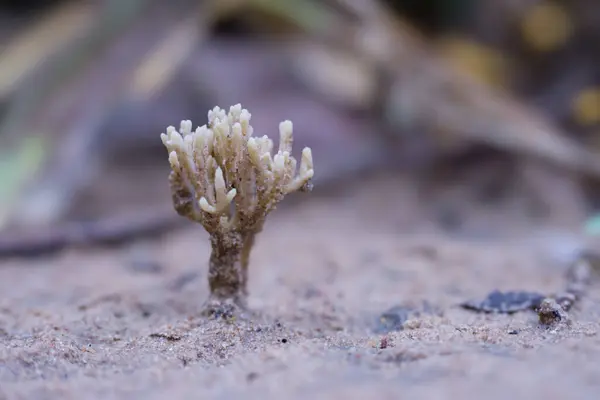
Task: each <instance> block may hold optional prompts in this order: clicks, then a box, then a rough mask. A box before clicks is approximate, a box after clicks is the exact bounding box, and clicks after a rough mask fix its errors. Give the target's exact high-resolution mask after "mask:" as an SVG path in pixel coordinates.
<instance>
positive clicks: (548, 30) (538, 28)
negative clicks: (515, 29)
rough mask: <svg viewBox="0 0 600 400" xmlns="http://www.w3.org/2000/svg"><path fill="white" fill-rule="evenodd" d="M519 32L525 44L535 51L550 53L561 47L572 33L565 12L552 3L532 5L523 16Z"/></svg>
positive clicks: (569, 21)
mask: <svg viewBox="0 0 600 400" xmlns="http://www.w3.org/2000/svg"><path fill="white" fill-rule="evenodd" d="M521 31H522V35H523V38H524V40H525V42H526V43H527V44H528V45H529V46H531V47H532V48H534V49H535V50H537V51H552V50H556V49H557V48H559V47H561V46H563V45H564V44H565V43H566V42H567V40H569V38H570V37H571V35H572V33H573V22H572V21H571V18H570V17H569V15H568V13H567V11H566V10H565V9H564V8H562V7H561V6H559V5H558V4H555V3H552V2H543V3H539V4H536V5H534V6H533V7H531V9H530V10H529V11H528V12H527V13H526V14H525V16H524V18H523V21H522V25H521Z"/></svg>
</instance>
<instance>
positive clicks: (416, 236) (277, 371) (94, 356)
mask: <svg viewBox="0 0 600 400" xmlns="http://www.w3.org/2000/svg"><path fill="white" fill-rule="evenodd" d="M311 197H312V196H311ZM399 204H401V205H402V206H399ZM418 204H419V200H418V198H417V197H416V194H415V191H414V190H413V189H411V187H410V185H409V184H403V183H402V182H400V181H399V180H395V179H394V180H392V179H390V178H381V179H377V180H373V182H371V183H370V184H368V185H361V187H360V188H356V189H349V190H347V191H343V192H339V193H338V194H337V195H335V196H333V195H330V196H314V197H313V198H312V199H310V200H307V201H305V202H302V203H300V204H298V205H297V206H296V205H294V206H293V207H282V208H281V209H280V210H278V211H277V212H276V213H274V214H273V215H272V216H271V218H270V220H269V222H268V224H267V227H266V229H265V231H264V232H263V234H262V236H261V237H260V238H259V241H258V243H257V245H256V247H255V252H254V253H253V256H252V265H251V287H250V291H251V299H250V305H251V307H252V309H253V310H255V311H256V312H257V313H258V314H259V315H257V316H255V317H253V318H252V319H250V320H248V321H245V320H241V319H239V320H235V321H229V322H221V321H207V320H203V319H202V318H200V317H199V311H200V309H201V306H202V303H203V301H204V300H205V299H206V297H207V287H206V279H205V278H206V276H205V274H206V269H205V268H204V265H205V262H206V260H207V257H208V252H209V248H208V243H207V236H206V234H205V233H204V232H203V231H202V230H201V229H200V228H199V227H198V228H196V227H190V228H189V229H184V230H181V231H177V232H173V233H170V234H168V235H167V236H166V237H164V238H163V239H161V240H160V241H152V242H144V243H136V244H135V245H129V246H126V247H123V248H116V249H98V250H93V251H91V250H83V249H80V250H70V251H68V252H66V253H64V254H61V255H59V256H56V257H53V258H52V259H48V258H45V259H39V260H35V261H10V262H7V261H3V262H2V265H1V267H0V293H1V296H0V398H2V399H3V398H6V399H19V398H35V399H47V398H61V399H70V398H73V399H87V398H90V399H92V398H103V399H111V398H145V399H155V398H156V399H158V398H170V399H179V398H182V399H183V398H222V399H226V398H227V399H230V398H242V397H243V398H248V399H254V398H256V399H259V398H260V399H271V398H273V399H275V398H281V399H282V398H285V399H288V398H289V399H300V398H319V399H334V398H335V399H337V398H344V399H354V398H356V399H364V398H377V399H387V398H390V399H392V398H394V399H397V398H425V397H426V396H427V398H430V399H436V398H466V396H467V395H470V396H473V397H474V398H486V399H506V398H523V399H525V398H527V399H537V398H540V399H542V398H543V399H565V398H569V399H595V398H597V394H598V393H599V390H600V367H599V366H598V365H599V364H598V360H599V359H600V337H599V336H598V331H599V329H600V324H599V322H598V321H599V318H598V317H599V315H600V295H599V294H598V291H597V288H596V286H593V287H592V288H591V290H590V291H589V293H588V295H587V296H586V297H585V298H584V299H583V300H582V302H581V303H579V304H578V305H577V307H576V308H575V309H574V310H571V311H570V312H569V322H568V323H565V322H561V323H559V324H557V325H556V326H552V327H543V326H540V325H539V323H538V318H537V315H536V314H535V313H534V312H530V311H525V312H521V313H517V314H514V315H490V314H477V313H474V312H471V311H467V310H463V309H461V308H460V307H458V306H457V304H458V303H460V302H462V301H464V300H467V299H471V298H481V297H485V296H486V295H487V294H488V293H489V292H490V291H492V290H494V289H500V290H531V291H539V292H542V293H552V292H555V291H559V290H561V289H562V288H563V286H564V266H563V265H561V264H559V263H550V262H548V260H549V259H551V258H552V257H543V256H544V254H543V253H544V251H540V247H539V246H533V245H531V243H533V241H529V240H526V239H528V237H529V236H528V233H527V232H528V231H527V229H525V228H522V227H523V226H526V225H527V224H526V223H525V222H524V221H525V220H524V219H523V218H524V217H523V215H521V214H519V212H512V213H511V211H510V210H507V209H502V208H498V209H494V210H490V209H487V210H486V212H483V213H479V214H478V212H476V210H475V211H473V210H472V211H473V212H471V213H470V214H469V215H474V216H475V217H473V218H472V219H463V220H462V222H461V223H462V225H461V226H462V227H463V229H462V230H461V232H463V234H462V235H461V236H456V235H453V236H451V235H448V234H445V233H443V232H442V231H441V230H440V229H439V228H437V226H438V224H437V222H436V218H437V217H436V218H434V217H433V216H432V213H433V211H432V208H428V207H427V206H426V205H423V206H422V207H421V208H419V207H416V206H415V205H418ZM408 205H412V206H408ZM478 215H479V217H477V216H478ZM499 221H502V222H503V224H502V225H503V226H507V225H508V226H512V227H515V226H520V227H521V228H519V229H516V230H515V232H513V233H511V235H512V236H511V237H510V240H498V239H494V237H492V235H491V234H489V231H490V229H489V227H490V226H496V225H495V224H496V222H498V224H499ZM507 222H508V223H507ZM521 238H523V240H521ZM551 247H556V246H551ZM399 305H403V306H410V305H412V306H414V307H417V308H421V309H422V310H423V312H421V313H420V314H418V315H417V314H415V315H412V316H410V318H409V319H408V320H407V321H406V322H404V324H403V327H402V328H403V329H400V330H398V331H392V332H387V333H385V332H382V331H381V329H382V324H381V319H380V316H381V314H382V313H383V312H385V311H386V310H388V309H389V308H391V307H394V306H399ZM416 396H419V397H416Z"/></svg>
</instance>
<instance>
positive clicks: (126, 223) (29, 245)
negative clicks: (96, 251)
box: [0, 209, 187, 259]
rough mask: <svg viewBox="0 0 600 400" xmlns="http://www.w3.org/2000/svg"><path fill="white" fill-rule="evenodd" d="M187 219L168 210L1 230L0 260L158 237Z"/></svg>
mask: <svg viewBox="0 0 600 400" xmlns="http://www.w3.org/2000/svg"><path fill="white" fill-rule="evenodd" d="M186 222H187V221H186V220H185V219H183V218H181V217H179V216H178V215H177V214H175V213H174V212H173V211H172V210H170V209H169V210H159V211H149V212H144V213H141V214H137V215H134V216H131V215H129V216H116V217H108V218H104V219H100V220H97V221H91V222H70V223H66V224H64V225H62V226H58V227H52V228H48V229H43V230H41V231H38V232H37V233H36V234H31V233H27V234H26V233H23V234H17V235H15V234H14V233H10V234H9V233H3V234H0V259H4V258H30V257H40V256H47V255H50V254H54V253H56V252H59V251H61V250H64V249H65V248H66V247H71V246H83V247H85V246H92V245H119V244H124V243H127V242H129V241H131V240H135V239H140V238H152V237H157V236H160V235H162V234H164V233H166V232H168V231H169V230H171V229H174V228H176V227H178V226H182V225H183V224H184V223H186Z"/></svg>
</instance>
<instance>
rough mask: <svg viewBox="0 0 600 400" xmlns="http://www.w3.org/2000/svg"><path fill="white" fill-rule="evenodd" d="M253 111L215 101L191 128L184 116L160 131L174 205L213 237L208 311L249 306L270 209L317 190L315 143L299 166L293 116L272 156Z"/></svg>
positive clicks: (282, 125)
mask: <svg viewBox="0 0 600 400" xmlns="http://www.w3.org/2000/svg"><path fill="white" fill-rule="evenodd" d="M250 117H251V115H250V113H249V112H248V111H247V110H246V109H243V108H242V106H241V105H240V104H237V105H235V106H232V107H230V109H229V112H228V113H227V112H225V110H222V109H220V108H219V107H215V108H214V109H212V110H210V111H209V112H208V125H203V126H200V127H198V128H197V129H196V130H195V131H192V122H191V121H182V122H181V125H180V129H179V131H177V130H176V129H175V127H173V126H170V127H168V128H167V132H166V133H163V134H161V139H162V142H163V144H164V145H165V147H166V148H167V151H168V153H169V163H170V164H171V169H172V171H171V173H170V175H169V183H170V187H171V192H172V200H173V206H174V208H175V211H176V212H177V213H178V214H179V215H181V216H184V217H186V218H189V219H190V220H192V221H195V222H198V223H200V224H202V226H203V227H204V229H205V230H206V231H207V232H208V233H209V235H210V244H211V249H212V251H211V255H210V259H209V265H208V283H209V287H210V299H209V302H208V306H207V312H209V313H210V312H214V311H215V307H220V306H221V305H224V304H229V305H233V306H241V307H243V306H244V305H245V299H246V296H247V293H248V292H247V284H248V263H249V260H250V253H251V250H252V246H253V245H254V241H255V238H256V235H257V234H258V233H260V232H261V230H262V228H263V225H264V223H265V219H266V217H267V215H268V214H269V213H270V212H271V211H273V210H274V209H275V208H276V206H277V204H278V203H279V202H280V201H281V200H282V199H283V198H284V197H285V195H287V194H288V193H291V192H294V191H297V190H301V191H309V190H310V189H311V188H312V184H311V178H312V177H313V174H314V171H313V161H312V154H311V149H310V148H308V147H306V148H304V149H303V151H302V158H301V161H300V166H299V168H298V170H297V168H296V167H297V162H296V159H295V158H294V157H292V155H291V153H292V143H293V135H292V130H293V129H292V128H293V126H292V122H291V121H284V122H281V123H280V124H279V149H278V151H277V153H276V154H274V155H273V154H272V149H273V141H272V140H271V139H269V138H268V137H267V136H262V137H256V136H253V128H252V126H251V125H250Z"/></svg>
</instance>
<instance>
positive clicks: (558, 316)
mask: <svg viewBox="0 0 600 400" xmlns="http://www.w3.org/2000/svg"><path fill="white" fill-rule="evenodd" d="M537 313H538V317H539V321H540V324H542V325H547V326H549V325H554V324H557V323H558V322H567V321H568V316H567V313H566V312H565V310H564V309H563V308H562V307H561V306H560V304H558V303H557V302H556V300H554V299H551V298H547V299H544V300H543V301H542V302H541V304H540V306H539V307H538V309H537Z"/></svg>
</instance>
